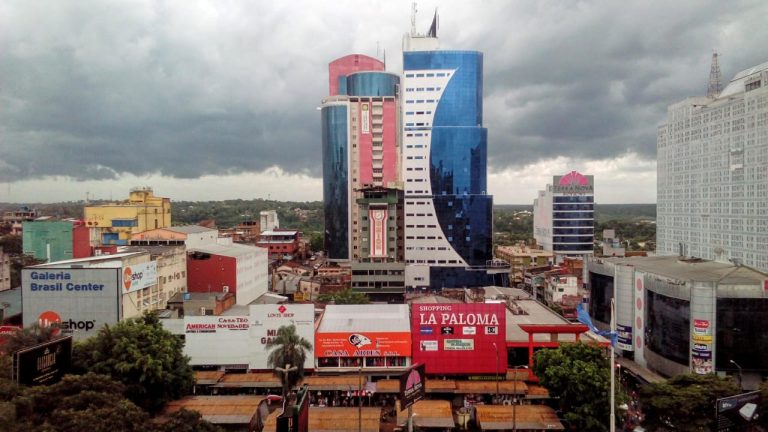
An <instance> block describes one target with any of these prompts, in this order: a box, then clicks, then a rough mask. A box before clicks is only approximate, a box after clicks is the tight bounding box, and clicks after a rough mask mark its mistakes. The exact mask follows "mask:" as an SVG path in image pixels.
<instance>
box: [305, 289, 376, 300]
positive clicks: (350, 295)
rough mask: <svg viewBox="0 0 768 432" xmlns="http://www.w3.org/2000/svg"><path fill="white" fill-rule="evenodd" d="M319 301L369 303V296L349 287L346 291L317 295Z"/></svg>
mask: <svg viewBox="0 0 768 432" xmlns="http://www.w3.org/2000/svg"><path fill="white" fill-rule="evenodd" d="M317 301H318V302H320V303H335V304H368V303H370V300H368V296H366V295H365V294H363V293H360V292H357V291H352V290H351V289H349V288H347V289H345V290H344V291H339V292H337V293H333V294H320V295H319V296H318V297H317Z"/></svg>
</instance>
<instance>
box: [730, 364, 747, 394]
mask: <svg viewBox="0 0 768 432" xmlns="http://www.w3.org/2000/svg"><path fill="white" fill-rule="evenodd" d="M730 363H731V364H732V365H734V366H736V367H737V368H739V390H740V391H742V392H743V391H744V385H743V384H742V375H741V366H739V364H738V363H736V362H735V361H733V360H730Z"/></svg>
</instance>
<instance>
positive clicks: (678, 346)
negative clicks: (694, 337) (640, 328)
mask: <svg viewBox="0 0 768 432" xmlns="http://www.w3.org/2000/svg"><path fill="white" fill-rule="evenodd" d="M646 298H647V302H646V304H647V308H646V311H647V312H646V314H647V318H646V321H647V324H646V326H645V344H646V346H647V347H648V348H649V349H651V350H652V351H653V352H655V353H656V354H658V355H660V356H662V357H664V358H666V359H667V360H672V361H674V362H676V363H679V364H682V365H688V364H689V356H690V351H691V348H690V337H691V305H690V302H688V301H687V300H682V299H678V298H674V297H668V296H665V295H662V294H658V293H655V292H653V291H648V292H647V295H646ZM719 350H720V347H719V346H718V351H719Z"/></svg>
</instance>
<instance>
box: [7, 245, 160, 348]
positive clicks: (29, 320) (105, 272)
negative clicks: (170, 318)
mask: <svg viewBox="0 0 768 432" xmlns="http://www.w3.org/2000/svg"><path fill="white" fill-rule="evenodd" d="M156 286H157V261H156V260H153V259H152V256H151V254H150V253H149V252H127V253H118V254H115V255H106V256H99V257H90V258H82V259H76V260H66V261H57V262H52V263H47V264H40V265H36V266H31V267H27V268H24V269H23V270H22V274H21V289H22V314H23V323H24V326H25V327H26V326H29V325H32V324H35V323H39V324H40V325H43V326H54V327H57V328H58V329H59V331H60V332H63V333H69V334H72V335H73V336H74V338H75V340H79V339H85V338H87V337H90V336H93V335H95V334H96V333H97V332H98V331H99V329H101V327H103V326H104V325H105V324H115V323H117V322H118V321H121V320H123V319H127V318H134V317H138V316H140V315H141V314H142V313H143V312H144V311H146V310H153V309H156V308H160V307H159V306H161V307H162V308H164V306H165V305H164V304H162V305H160V304H156V305H150V304H147V306H145V302H144V300H146V299H151V298H152V292H153V291H152V289H153V288H156ZM158 295H159V293H158Z"/></svg>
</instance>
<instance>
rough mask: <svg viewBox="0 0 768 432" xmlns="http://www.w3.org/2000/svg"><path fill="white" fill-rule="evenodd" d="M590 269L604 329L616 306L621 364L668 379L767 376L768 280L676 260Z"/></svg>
mask: <svg viewBox="0 0 768 432" xmlns="http://www.w3.org/2000/svg"><path fill="white" fill-rule="evenodd" d="M588 269H589V286H590V290H591V298H590V313H591V315H592V316H593V318H594V320H595V322H596V325H602V326H607V325H608V323H609V321H610V313H611V301H612V300H615V304H616V328H617V331H618V333H619V338H618V343H617V347H618V348H620V349H621V350H622V355H623V356H624V357H625V358H629V359H633V360H634V362H635V363H637V364H638V365H641V366H644V367H647V368H649V369H651V370H653V371H656V372H658V373H660V374H662V375H665V376H673V375H677V374H681V373H690V372H694V373H698V374H710V373H716V372H717V373H719V372H725V373H737V372H739V373H741V372H743V375H744V376H745V377H746V376H747V375H758V374H762V375H765V374H766V373H768V338H766V337H765V335H766V334H768V321H766V320H765V319H764V317H765V316H766V313H768V296H767V295H766V292H768V274H765V273H762V272H759V271H757V270H755V269H752V268H750V267H746V266H739V265H735V264H732V263H720V262H714V261H708V260H704V259H701V258H691V257H679V256H653V257H627V258H595V259H594V260H592V261H590V262H589V263H588ZM736 365H739V366H738V367H737V366H736ZM745 380H746V378H745Z"/></svg>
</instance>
